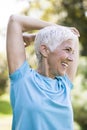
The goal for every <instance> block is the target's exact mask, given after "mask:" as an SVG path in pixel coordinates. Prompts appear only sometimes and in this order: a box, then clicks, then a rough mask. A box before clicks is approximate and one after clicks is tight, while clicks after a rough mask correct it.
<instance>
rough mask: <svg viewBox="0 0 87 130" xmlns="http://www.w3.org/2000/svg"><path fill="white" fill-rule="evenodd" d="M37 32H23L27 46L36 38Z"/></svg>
mask: <svg viewBox="0 0 87 130" xmlns="http://www.w3.org/2000/svg"><path fill="white" fill-rule="evenodd" d="M35 36H36V34H26V33H24V34H23V40H24V45H25V47H27V46H29V45H30V44H31V43H32V42H33V41H34V40H35Z"/></svg>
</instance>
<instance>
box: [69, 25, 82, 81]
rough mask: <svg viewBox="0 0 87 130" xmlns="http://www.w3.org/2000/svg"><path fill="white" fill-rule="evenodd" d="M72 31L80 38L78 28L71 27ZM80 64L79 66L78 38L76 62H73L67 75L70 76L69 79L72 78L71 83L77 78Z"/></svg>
mask: <svg viewBox="0 0 87 130" xmlns="http://www.w3.org/2000/svg"><path fill="white" fill-rule="evenodd" d="M71 30H72V31H73V33H75V34H76V35H77V36H78V37H80V33H79V31H78V30H77V29H76V28H73V27H71ZM78 64H79V38H78V42H77V43H76V45H75V54H74V60H73V62H72V64H71V66H70V67H69V68H68V70H67V75H68V77H69V78H70V80H71V81H73V80H74V78H75V76H76V72H77V68H78Z"/></svg>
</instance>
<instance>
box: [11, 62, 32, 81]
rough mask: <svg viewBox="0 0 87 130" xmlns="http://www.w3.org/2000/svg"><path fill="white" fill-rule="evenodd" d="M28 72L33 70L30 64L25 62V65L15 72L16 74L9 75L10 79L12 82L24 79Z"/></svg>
mask: <svg viewBox="0 0 87 130" xmlns="http://www.w3.org/2000/svg"><path fill="white" fill-rule="evenodd" d="M28 71H31V68H30V66H29V64H28V62H27V61H26V60H25V61H24V62H23V64H22V65H21V66H20V67H19V68H18V69H17V70H15V72H13V73H12V74H9V78H10V80H18V79H20V78H22V77H24V75H25V74H26V73H27V72H28Z"/></svg>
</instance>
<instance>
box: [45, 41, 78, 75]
mask: <svg viewBox="0 0 87 130" xmlns="http://www.w3.org/2000/svg"><path fill="white" fill-rule="evenodd" d="M75 46H76V43H74V42H73V41H72V40H67V41H65V42H63V43H62V44H61V45H59V46H58V47H57V48H56V49H55V50H54V51H53V52H51V51H50V52H49V54H48V58H47V62H48V68H49V74H50V77H55V76H57V75H64V74H66V71H67V69H68V68H69V67H70V66H71V64H72V62H73V60H74V53H75Z"/></svg>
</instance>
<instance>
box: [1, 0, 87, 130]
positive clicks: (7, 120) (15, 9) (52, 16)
mask: <svg viewBox="0 0 87 130" xmlns="http://www.w3.org/2000/svg"><path fill="white" fill-rule="evenodd" d="M11 14H24V15H29V16H31V17H35V18H41V19H43V20H46V21H51V22H55V23H57V24H60V25H66V26H74V27H76V28H77V29H78V30H79V32H80V35H81V36H80V48H79V49H80V59H79V67H78V71H77V75H76V78H75V80H74V88H73V90H72V93H71V95H72V97H71V99H72V104H73V108H74V110H73V111H74V130H87V0H7V1H6V0H3V1H2V2H1V3H0V130H11V124H12V110H11V106H10V83H9V78H8V68H7V60H6V29H7V23H8V19H9V16H10V15H11ZM26 55H27V59H28V61H29V64H30V65H31V66H32V67H34V68H36V57H35V54H34V48H33V45H31V46H30V47H28V48H27V49H26ZM30 57H32V58H30ZM29 58H30V60H29Z"/></svg>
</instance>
